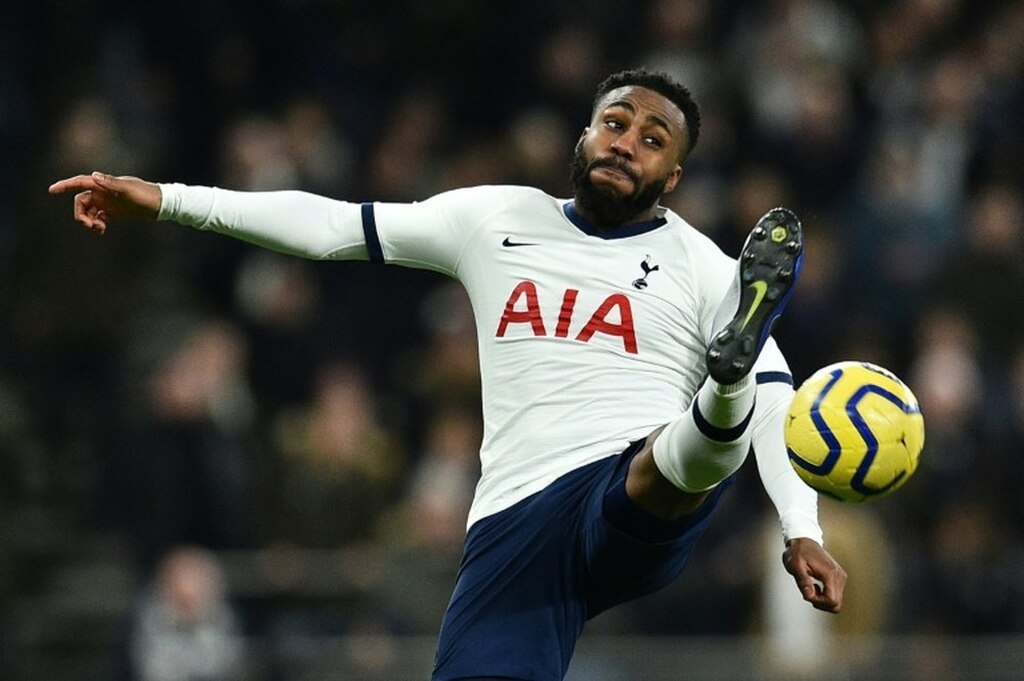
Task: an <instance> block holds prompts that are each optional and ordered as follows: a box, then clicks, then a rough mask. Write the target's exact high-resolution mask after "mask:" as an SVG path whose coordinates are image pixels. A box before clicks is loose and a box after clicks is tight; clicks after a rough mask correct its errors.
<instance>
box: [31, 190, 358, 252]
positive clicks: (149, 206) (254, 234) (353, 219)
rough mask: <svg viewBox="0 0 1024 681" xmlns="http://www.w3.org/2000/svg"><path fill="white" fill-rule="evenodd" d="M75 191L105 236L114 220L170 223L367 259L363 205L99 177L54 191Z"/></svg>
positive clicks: (87, 218) (80, 212)
mask: <svg viewBox="0 0 1024 681" xmlns="http://www.w3.org/2000/svg"><path fill="white" fill-rule="evenodd" d="M72 191H74V192H78V193H77V194H76V195H75V202H74V218H75V220H77V221H78V222H80V223H82V224H83V225H85V227H87V228H88V229H91V230H94V231H96V232H98V233H100V234H102V233H103V232H104V231H106V229H107V226H108V224H109V223H110V222H111V221H113V220H122V219H130V220H170V221H173V222H178V223H181V224H183V225H188V226H191V227H195V228H196V229H200V230H210V231H214V232H219V233H222V234H228V235H230V236H233V237H235V238H237V239H242V240H243V241H248V242H250V243H254V244H256V245H258V246H263V247H264V248H269V249H272V250H275V251H280V252H282V253H288V254H291V255H298V256H302V257H306V258H313V259H326V258H331V259H337V260H366V259H367V249H366V241H365V228H364V220H363V219H362V217H361V207H360V205H359V204H354V203H347V202H344V201H336V200H334V199H329V198H326V197H323V196H317V195H316V194H310V193H307V192H301V191H273V192H239V191H231V190H227V189H220V188H217V187H198V186H186V185H183V184H155V183H153V182H146V181H145V180H140V179H139V178H137V177H129V176H121V177H114V176H112V175H108V174H105V173H98V172H97V173H93V174H91V175H77V176H75V177H71V178H68V179H66V180H61V181H59V182H55V183H54V184H52V185H51V186H50V193H51V194H62V193H65V192H72Z"/></svg>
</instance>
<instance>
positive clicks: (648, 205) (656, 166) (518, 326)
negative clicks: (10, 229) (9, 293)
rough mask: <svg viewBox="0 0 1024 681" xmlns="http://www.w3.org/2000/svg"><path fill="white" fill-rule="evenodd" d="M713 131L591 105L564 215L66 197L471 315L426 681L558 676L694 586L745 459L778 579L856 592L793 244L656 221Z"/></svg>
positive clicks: (466, 205)
mask: <svg viewBox="0 0 1024 681" xmlns="http://www.w3.org/2000/svg"><path fill="white" fill-rule="evenodd" d="M699 130H700V116H699V112H698V108H697V105H696V104H695V103H694V101H693V99H692V97H691V96H690V93H689V92H688V91H687V89H686V88H684V87H683V86H681V85H679V84H678V83H676V82H675V81H673V80H672V79H671V78H669V77H667V76H665V75H663V74H657V73H652V72H648V71H643V70H633V71H625V72H620V73H617V74H614V75H612V76H610V77H609V78H608V79H606V80H605V81H604V82H603V83H602V84H601V85H600V86H599V87H598V91H597V95H596V97H595V102H594V108H593V113H592V118H591V122H590V125H589V126H588V127H587V128H586V129H585V130H584V131H583V133H582V135H581V136H580V140H579V143H578V145H577V148H576V153H575V158H574V162H573V168H572V180H573V184H574V187H575V192H574V197H573V198H572V199H570V200H565V199H557V198H554V197H551V196H548V195H546V194H544V193H543V192H541V191H539V190H536V189H531V188H526V187H508V186H504V187H496V186H487V187H473V188H465V189H458V190H454V191H450V192H445V193H443V194H439V195H437V196H434V197H432V198H430V199H427V200H425V201H423V202H420V203H415V204H394V203H366V204H361V205H360V204H354V203H348V202H341V201H334V200H330V199H327V198H324V197H319V196H315V195H311V194H307V193H302V192H233V191H227V190H224V189H218V188H209V187H193V186H184V185H180V184H159V185H158V184H153V183H149V182H144V181H142V180H139V179H137V178H128V177H112V176H109V175H106V174H102V173H94V174H92V175H89V176H78V177H75V178H70V179H67V180H62V181H60V182H57V183H56V184H54V185H53V186H52V187H51V188H50V191H51V192H52V193H60V192H65V191H69V190H74V191H77V192H79V193H78V194H77V195H76V197H75V217H76V219H77V220H78V221H79V222H81V223H82V224H84V225H85V226H86V227H88V228H90V229H94V230H98V231H100V232H102V231H103V230H105V229H106V227H107V224H108V222H109V221H110V220H113V219H117V218H135V219H139V218H143V219H154V218H158V219H162V220H173V221H176V222H180V223H183V224H186V225H190V226H192V227H195V228H197V229H201V230H212V231H216V232H220V233H224V234H229V235H232V236H235V237H238V238H240V239H244V240H247V241H250V242H253V243H255V244H258V245H261V246H264V247H267V248H272V249H275V250H278V251H282V252H285V253H291V254H295V255H299V256H303V257H308V258H316V259H327V260H344V259H362V260H367V259H368V260H371V261H376V262H387V263H392V264H399V265H406V266H409V267H419V268H426V269H431V270H435V271H439V272H442V273H444V274H447V275H449V276H451V277H454V278H455V279H457V280H458V281H460V282H461V283H462V284H463V285H464V286H465V288H466V290H467V291H468V293H469V296H470V299H471V300H472V304H473V309H474V312H475V315H476V324H477V337H478V342H479V350H480V364H481V376H482V383H483V414H484V423H485V429H484V430H485V432H484V439H483V443H482V446H481V451H480V458H481V464H482V475H481V479H480V481H479V484H478V486H477V491H476V495H475V498H474V501H473V505H472V508H471V510H470V514H469V519H468V528H469V530H468V535H467V537H466V542H465V549H464V555H463V560H462V565H461V567H460V570H459V576H458V581H457V584H456V587H455V592H454V594H453V596H452V598H451V601H450V604H449V606H448V609H447V611H446V612H445V615H444V621H443V624H442V628H441V633H440V640H439V644H438V652H437V660H436V664H435V668H434V673H433V677H432V678H433V679H434V681H451V680H454V679H463V680H465V679H477V680H480V679H498V678H501V679H522V680H530V681H548V680H555V679H561V678H563V676H564V675H565V673H566V670H567V668H568V666H569V660H570V657H571V655H572V651H573V648H574V646H575V643H576V640H577V639H578V637H579V636H580V634H581V633H582V631H583V626H584V623H585V622H586V620H588V619H589V618H592V617H594V616H595V615H597V614H598V613H600V612H602V611H604V610H605V609H607V608H609V607H612V606H614V605H616V604H618V603H622V602H625V601H628V600H632V599H635V598H638V597H640V596H642V595H645V594H648V593H651V592H653V591H656V590H658V589H660V588H662V587H664V586H666V585H667V584H669V583H670V582H671V581H673V580H674V579H675V578H676V577H677V576H678V575H679V574H680V572H681V570H682V568H683V564H684V563H685V561H686V558H687V556H688V555H689V553H690V551H691V550H692V548H693V546H694V543H695V541H696V540H697V538H698V537H699V536H700V534H701V533H702V532H703V531H704V529H705V528H706V526H707V524H708V522H709V519H710V515H711V512H712V510H713V509H714V508H715V506H716V504H717V503H718V501H719V499H720V498H721V496H722V493H723V492H724V490H725V489H726V488H727V487H728V483H729V482H730V481H731V480H732V477H733V474H734V473H735V472H736V470H737V469H738V468H739V467H740V465H741V464H742V463H743V461H744V459H745V457H746V454H747V452H748V450H749V449H750V448H753V449H754V451H755V453H756V457H757V462H758V469H759V472H760V474H761V478H762V480H763V482H764V484H765V487H766V489H767V491H768V493H769V495H770V496H771V498H772V500H773V502H774V504H775V505H776V507H777V509H778V511H779V516H780V520H781V524H782V530H783V538H784V541H785V544H786V546H785V549H784V554H783V560H784V562H785V564H786V567H787V569H789V571H790V572H791V573H792V574H793V576H794V578H795V580H796V584H797V586H798V588H799V589H800V591H801V593H802V594H803V597H804V598H805V599H806V600H807V601H808V602H810V603H811V604H812V605H813V606H814V607H816V608H819V609H822V610H825V611H831V612H836V611H838V610H839V608H840V606H841V603H842V597H843V589H844V585H845V579H846V575H845V573H844V571H843V569H842V568H841V567H840V566H839V565H838V564H837V563H836V562H835V561H834V560H833V559H832V557H831V556H830V555H829V554H828V553H827V552H826V551H825V550H824V549H823V548H822V546H821V530H820V528H819V526H818V523H817V507H816V495H815V493H814V492H813V491H811V490H810V489H809V488H807V487H805V486H804V485H803V484H802V483H800V481H799V480H798V479H797V477H796V475H795V473H793V471H792V469H791V468H790V466H789V463H788V461H787V458H786V451H785V446H784V443H783V437H782V430H783V418H784V414H785V411H786V408H787V406H788V403H789V400H790V398H791V395H792V377H791V375H790V372H789V369H788V367H787V365H786V362H785V360H784V359H783V357H782V354H781V353H780V352H779V349H778V347H777V346H776V344H775V343H774V341H773V340H772V339H771V338H770V336H769V332H770V330H771V327H772V325H773V323H774V321H775V320H776V319H777V317H778V316H779V314H780V313H781V312H782V308H783V307H784V305H785V303H786V301H787V300H788V298H789V296H790V294H791V293H792V290H793V286H794V284H795V282H796V278H797V275H798V273H799V265H800V259H801V255H802V236H801V226H800V223H799V221H798V220H797V218H796V216H795V215H793V214H792V213H791V212H789V211H787V210H786V209H783V208H776V209H773V210H770V211H769V212H768V213H766V214H765V216H764V217H763V218H762V219H761V220H760V221H759V222H758V224H757V225H756V226H755V227H754V230H753V231H752V232H751V236H750V238H749V239H748V240H747V243H746V245H745V246H744V249H743V252H742V253H741V256H740V258H739V261H738V262H737V261H736V260H733V259H731V258H729V257H728V256H726V255H724V254H723V253H722V252H721V251H720V250H719V249H718V248H717V247H716V246H715V245H714V244H713V243H712V242H711V241H710V240H709V239H707V238H706V237H705V236H703V235H702V234H700V233H699V232H698V231H697V230H696V229H694V228H693V227H692V226H691V225H689V224H688V223H687V222H686V221H685V220H683V219H682V218H681V217H679V216H678V215H676V214H675V213H673V212H671V211H669V210H666V209H664V208H662V207H660V206H659V205H658V199H659V197H660V196H661V195H662V194H664V193H667V192H670V191H672V190H673V189H674V188H675V186H676V184H677V183H678V182H679V179H680V176H681V172H682V171H681V165H680V164H681V163H682V161H683V159H684V158H685V157H686V156H687V155H688V154H689V152H690V151H691V150H692V149H693V147H694V145H695V144H696V142H697V138H698V134H699Z"/></svg>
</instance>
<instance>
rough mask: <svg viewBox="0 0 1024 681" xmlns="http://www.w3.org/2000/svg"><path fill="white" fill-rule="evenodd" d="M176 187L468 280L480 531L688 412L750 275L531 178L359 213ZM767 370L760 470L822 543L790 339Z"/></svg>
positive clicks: (352, 207) (269, 227) (299, 196)
mask: <svg viewBox="0 0 1024 681" xmlns="http://www.w3.org/2000/svg"><path fill="white" fill-rule="evenodd" d="M160 186H161V190H162V191H163V202H162V206H161V213H160V217H161V219H171V220H176V221H179V222H183V223H185V224H190V225H192V226H195V227H197V228H200V229H210V230H213V231H218V232H222V233H226V234H231V235H233V236H236V237H239V238H242V239H244V240H247V241H251V242H254V243H257V244H259V245H262V246H266V247H269V248H273V249H275V250H279V251H283V252H286V253H292V254H296V255H301V256H304V257H310V258H317V259H370V260H376V261H381V262H385V263H391V264H396V265H404V266H409V267H415V268H423V269H430V270H435V271H438V272H442V273H444V274H446V275H449V276H451V277H454V278H455V279H457V280H459V281H460V282H461V283H462V284H463V285H464V286H465V288H466V291H467V292H468V294H469V297H470V300H471V302H472V306H473V310H474V313H475V318H476V331H477V338H478V343H479V351H480V352H479V354H480V369H481V379H482V403H483V422H484V437H483V443H482V446H481V451H480V460H481V471H482V474H481V478H480V481H479V484H478V486H477V490H476V495H475V497H474V501H473V505H472V508H471V510H470V514H469V518H468V524H469V525H472V524H473V523H474V522H476V521H477V520H479V519H480V518H483V517H486V516H488V515H491V514H493V513H496V512H498V511H501V510H503V509H505V508H508V507H509V506H511V505H512V504H514V503H516V502H517V501H519V500H521V499H523V498H525V497H527V496H529V495H531V494H533V493H535V492H537V491H539V490H541V489H543V488H544V487H546V486H547V485H549V484H550V483H551V482H553V481H554V480H555V479H557V478H558V477H560V476H561V475H563V474H565V473H566V472H568V471H570V470H573V469H576V468H579V467H581V466H583V465H586V464H588V463H590V462H593V461H596V460H599V459H602V458H605V457H609V456H613V455H616V454H618V453H619V452H621V451H622V450H623V449H625V448H626V446H627V445H628V444H629V443H630V442H631V441H633V440H637V439H639V438H642V437H644V436H646V435H648V434H649V433H650V432H651V431H652V430H654V429H655V428H657V427H659V426H661V425H663V424H665V423H667V422H669V421H672V420H674V419H676V418H679V417H680V415H682V413H683V412H684V411H685V409H686V407H687V406H688V405H689V404H690V402H691V400H692V399H693V397H694V395H695V393H696V391H697V389H698V387H699V386H700V384H701V383H702V381H703V380H704V379H705V377H706V375H707V369H706V366H705V360H704V354H705V351H706V348H707V345H708V343H709V341H710V339H711V337H712V336H713V333H714V331H715V316H716V312H717V311H718V308H719V303H720V302H721V300H722V299H723V297H725V295H726V293H727V292H728V291H729V288H730V286H731V284H732V281H733V277H734V275H735V268H736V262H735V260H734V259H732V258H730V257H728V256H726V255H725V254H724V253H722V251H721V250H720V249H719V248H718V247H717V246H716V245H715V244H714V243H713V242H712V241H711V240H710V239H708V238H707V237H706V236H705V235H703V234H702V233H700V232H699V231H698V230H696V229H695V228H693V227H692V226H691V225H690V224H688V223H687V222H686V221H685V220H683V219H682V218H681V217H679V216H678V215H676V214H675V213H674V212H672V211H669V210H663V209H661V210H659V217H658V218H657V219H655V220H652V221H649V222H644V223H638V224H635V225H628V226H625V227H622V228H619V229H617V230H614V231H611V232H599V231H597V230H594V229H593V228H592V227H591V226H590V225H588V224H587V222H586V221H585V220H584V219H583V218H582V216H580V214H579V213H578V212H576V210H575V207H574V205H573V203H572V202H571V201H569V200H565V199H557V198H554V197H551V196H549V195H547V194H545V193H543V192H541V191H539V190H536V189H532V188H527V187H514V186H483V187H473V188H466V189H458V190H454V191H450V192H446V193H443V194H439V195H437V196H434V197H432V198H430V199H427V200H425V201H422V202H418V203H411V204H397V203H373V204H362V205H360V204H354V203H348V202H341V201H333V200H330V199H325V198H323V197H317V196H314V195H310V194H305V193H302V192H262V193H241V192H230V191H227V190H222V189H212V188H205V187H186V186H184V185H160ZM754 371H755V373H756V375H757V376H758V383H759V388H758V401H757V408H756V409H755V414H754V419H753V422H752V424H753V426H752V427H753V428H754V431H753V436H754V441H753V446H754V449H755V452H757V457H758V467H759V470H760V473H761V477H762V480H763V482H764V484H765V487H766V489H767V490H768V492H769V495H770V496H771V498H772V501H773V502H774V503H775V505H776V507H777V509H778V510H779V513H780V518H781V520H782V526H783V534H784V536H785V537H786V538H793V537H811V538H813V539H815V540H816V541H819V542H820V541H821V530H820V528H819V527H818V524H817V507H816V502H817V497H816V495H815V493H814V492H813V491H812V490H810V489H809V488H808V487H806V486H804V485H803V484H802V483H801V482H800V481H799V479H798V478H797V477H796V475H795V473H794V472H793V471H792V469H791V468H790V466H789V464H788V461H787V458H786V452H785V447H784V444H783V440H782V424H783V415H784V413H785V409H786V406H787V405H788V401H789V399H790V398H791V396H792V387H791V384H792V379H791V378H789V375H790V372H789V368H788V366H787V365H786V362H785V360H784V358H783V357H782V354H781V353H780V352H779V350H778V348H777V346H776V345H775V343H774V341H771V340H769V342H768V344H767V345H766V346H765V348H764V350H763V351H762V353H761V356H760V358H759V359H758V362H757V364H756V366H755V368H754ZM787 379H788V383H787V382H786V381H787Z"/></svg>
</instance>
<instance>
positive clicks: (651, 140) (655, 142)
mask: <svg viewBox="0 0 1024 681" xmlns="http://www.w3.org/2000/svg"><path fill="white" fill-rule="evenodd" d="M644 142H646V143H647V144H649V145H650V146H652V147H654V148H655V149H661V148H662V147H663V146H665V145H664V143H662V141H661V140H660V139H658V138H657V137H645V138H644Z"/></svg>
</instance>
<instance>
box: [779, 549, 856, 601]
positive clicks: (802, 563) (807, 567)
mask: <svg viewBox="0 0 1024 681" xmlns="http://www.w3.org/2000/svg"><path fill="white" fill-rule="evenodd" d="M782 564H783V565H785V566H786V572H788V573H789V574H791V575H793V579H795V580H796V585H797V587H798V588H799V589H800V593H801V594H802V595H803V597H804V600H805V601H807V602H808V603H810V604H811V605H813V606H814V607H815V608H817V609H818V610H824V611H826V612H839V610H840V608H842V607H843V591H844V590H845V589H846V570H844V569H843V567H842V566H841V565H840V564H839V563H837V562H836V560H835V558H833V557H832V556H831V555H829V553H828V551H826V550H825V549H824V548H822V546H821V545H820V544H819V543H818V542H816V541H814V540H813V539H790V540H789V541H788V542H786V551H785V552H784V553H783V554H782Z"/></svg>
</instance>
